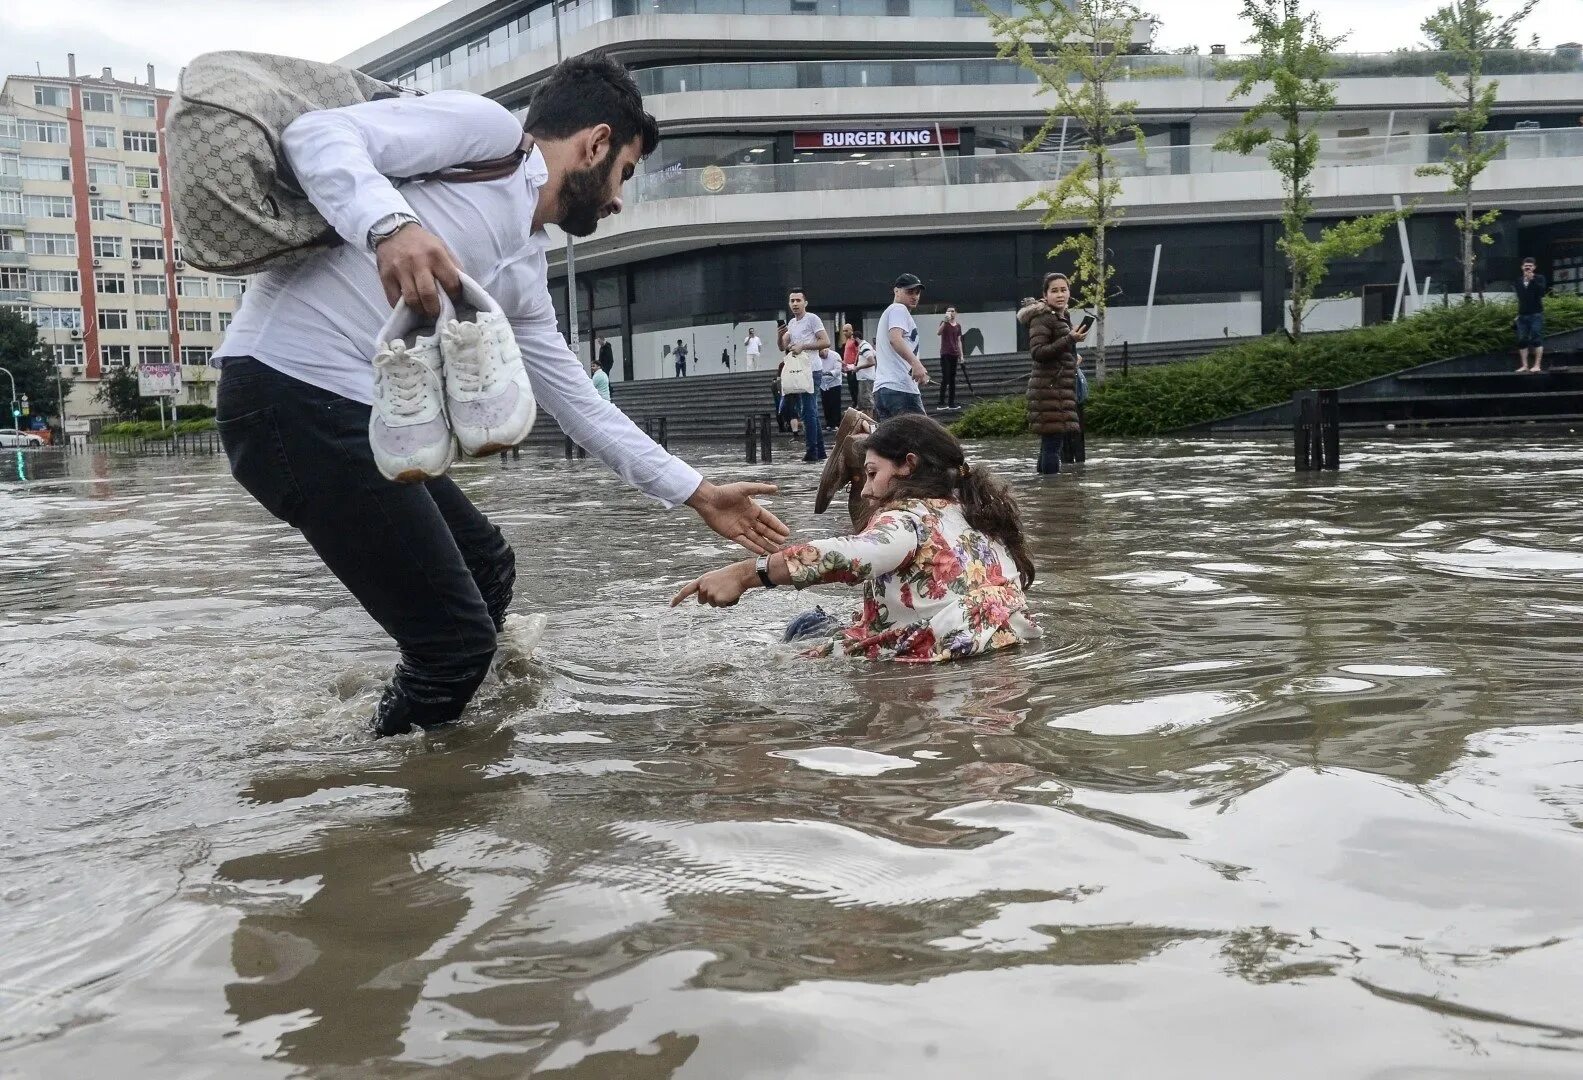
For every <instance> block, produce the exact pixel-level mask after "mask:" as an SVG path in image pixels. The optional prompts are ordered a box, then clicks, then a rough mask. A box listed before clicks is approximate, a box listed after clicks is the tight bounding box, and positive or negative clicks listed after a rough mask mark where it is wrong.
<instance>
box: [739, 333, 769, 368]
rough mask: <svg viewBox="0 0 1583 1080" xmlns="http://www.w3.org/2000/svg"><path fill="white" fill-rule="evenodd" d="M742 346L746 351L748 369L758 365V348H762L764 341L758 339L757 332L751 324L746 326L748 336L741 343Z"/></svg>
mask: <svg viewBox="0 0 1583 1080" xmlns="http://www.w3.org/2000/svg"><path fill="white" fill-rule="evenodd" d="M742 347H743V349H744V350H746V352H747V358H748V370H749V371H752V370H753V369H754V368H755V367H757V366H758V362H759V350H761V349H763V348H764V342H763V341H761V340H759V332H758V331H757V330H755V329H753V328H752V327H751V326H750V327H748V338H747V340H746V341H744V342H743V343H742Z"/></svg>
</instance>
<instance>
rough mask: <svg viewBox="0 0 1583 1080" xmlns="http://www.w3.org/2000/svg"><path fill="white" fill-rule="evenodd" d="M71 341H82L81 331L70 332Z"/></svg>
mask: <svg viewBox="0 0 1583 1080" xmlns="http://www.w3.org/2000/svg"><path fill="white" fill-rule="evenodd" d="M71 339H72V340H73V341H81V340H82V331H81V330H73V331H72V332H71Z"/></svg>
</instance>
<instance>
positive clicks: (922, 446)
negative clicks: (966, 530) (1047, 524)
mask: <svg viewBox="0 0 1583 1080" xmlns="http://www.w3.org/2000/svg"><path fill="white" fill-rule="evenodd" d="M866 449H868V450H872V451H873V452H874V453H876V454H878V455H879V456H880V457H882V458H884V459H885V460H886V461H890V462H894V463H895V464H897V465H900V464H902V463H903V462H905V461H906V460H907V455H908V454H912V455H913V456H914V457H916V458H917V459H918V467H917V468H916V469H914V470H913V473H912V475H911V476H899V477H897V478H896V482H895V484H894V485H893V486H892V488H891V493H890V497H889V498H888V499H887V500H886V502H887V504H888V505H891V506H894V505H897V504H898V503H906V502H910V501H912V500H915V499H956V500H957V501H958V502H960V503H961V505H962V516H963V517H965V518H967V523H968V524H969V525H971V526H972V527H973V528H975V529H977V530H978V531H979V532H981V533H983V534H984V535H985V536H988V537H989V538H990V539H992V540H998V541H1000V542H1001V544H1003V545H1004V546H1005V548H1006V550H1007V551H1008V552H1009V553H1010V554H1011V557H1012V560H1013V561H1014V562H1015V563H1016V564H1017V572H1018V574H1020V575H1021V576H1022V584H1023V586H1024V587H1027V586H1029V585H1032V584H1033V559H1032V558H1030V557H1029V555H1028V545H1027V541H1026V540H1025V539H1024V538H1023V535H1022V513H1021V511H1019V510H1018V509H1017V500H1016V498H1015V497H1014V496H1013V495H1012V493H1011V492H1010V491H1009V490H1008V489H1007V487H1006V485H1005V484H1003V483H1001V482H1000V480H999V479H997V478H996V477H995V476H994V474H992V473H991V472H990V471H989V470H988V469H984V468H982V467H980V466H977V465H968V464H967V457H966V455H964V454H963V452H962V444H961V443H959V442H957V441H956V436H955V435H952V434H951V433H950V432H949V431H947V430H946V429H945V428H944V427H942V426H941V425H940V424H938V423H936V422H935V421H933V420H931V419H929V418H928V417H927V416H918V415H915V414H912V413H907V414H903V415H901V416H897V417H893V418H892V419H890V420H887V421H885V422H884V423H883V424H881V425H880V426H879V427H878V428H877V429H876V430H875V431H874V433H873V434H872V435H870V436H869V437H868V443H867V444H866Z"/></svg>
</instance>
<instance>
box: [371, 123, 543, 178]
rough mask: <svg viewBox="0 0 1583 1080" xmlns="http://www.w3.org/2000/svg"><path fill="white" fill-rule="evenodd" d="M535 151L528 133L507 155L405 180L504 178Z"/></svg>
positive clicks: (531, 137)
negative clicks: (520, 143) (519, 144)
mask: <svg viewBox="0 0 1583 1080" xmlns="http://www.w3.org/2000/svg"><path fill="white" fill-rule="evenodd" d="M532 152H533V136H532V135H528V134H526V133H524V134H523V136H522V145H521V146H519V147H517V148H516V149H515V150H513V151H512V152H511V153H509V154H507V155H506V156H505V157H498V158H490V159H489V160H488V161H474V162H469V163H468V164H466V165H454V166H452V167H451V168H449V169H441V170H440V171H439V172H431V173H423V174H421V175H419V176H408V177H404V178H403V179H405V180H409V181H411V180H440V181H444V182H445V183H447V184H481V183H484V182H485V181H488V180H503V179H505V178H506V177H508V176H510V175H511V174H512V173H514V172H516V171H517V169H518V168H520V167H521V165H522V160H523V159H524V158H526V157H527V156H528V155H529V154H530V153H532Z"/></svg>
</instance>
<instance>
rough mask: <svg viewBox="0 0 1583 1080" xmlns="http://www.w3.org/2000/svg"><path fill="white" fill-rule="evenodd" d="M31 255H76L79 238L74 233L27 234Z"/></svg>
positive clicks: (28, 251) (28, 249) (28, 250)
mask: <svg viewBox="0 0 1583 1080" xmlns="http://www.w3.org/2000/svg"><path fill="white" fill-rule="evenodd" d="M27 253H28V254H29V255H75V254H77V237H76V236H75V235H73V234H72V233H51V232H30V233H28V234H27Z"/></svg>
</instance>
